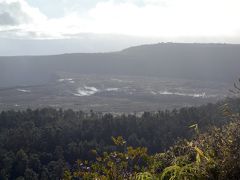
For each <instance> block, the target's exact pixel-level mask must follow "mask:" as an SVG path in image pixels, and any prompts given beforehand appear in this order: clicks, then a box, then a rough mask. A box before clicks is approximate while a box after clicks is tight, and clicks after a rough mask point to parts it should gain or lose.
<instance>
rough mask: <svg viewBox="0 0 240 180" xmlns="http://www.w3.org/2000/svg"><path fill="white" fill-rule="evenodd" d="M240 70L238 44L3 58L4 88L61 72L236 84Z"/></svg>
mask: <svg viewBox="0 0 240 180" xmlns="http://www.w3.org/2000/svg"><path fill="white" fill-rule="evenodd" d="M239 68H240V45H238V44H198V43H158V44H148V45H141V46H135V47H130V48H126V49H124V50H122V51H119V52H111V53H74V54H61V55H51V56H14V57H0V87H6V86H7V87H9V86H16V85H23V84H24V85H32V84H33V85H37V84H41V83H47V82H49V81H52V80H54V79H55V78H57V77H56V75H57V72H71V73H80V74H104V75H130V76H131V75H134V76H155V77H167V78H186V79H193V80H194V79H196V80H212V81H231V82H232V81H234V80H235V79H237V78H238V77H240V70H239Z"/></svg>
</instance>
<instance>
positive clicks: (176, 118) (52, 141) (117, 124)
mask: <svg viewBox="0 0 240 180" xmlns="http://www.w3.org/2000/svg"><path fill="white" fill-rule="evenodd" d="M226 101H227V102H222V103H218V104H208V105H205V106H201V107H191V108H181V109H179V110H172V111H168V110H166V111H159V112H155V113H148V112H145V113H144V114H143V115H142V116H141V117H138V116H136V115H119V116H113V115H112V114H100V113H94V112H92V111H91V112H90V113H84V112H81V111H78V112H75V111H72V110H66V111H63V110H61V109H60V110H55V109H49V108H45V109H37V110H30V109H28V110H25V111H18V112H15V111H3V112H1V113H0V169H1V172H0V174H1V177H0V179H17V178H18V179H23V178H25V179H59V178H62V177H63V176H64V172H65V178H67V176H68V177H69V176H71V172H70V171H72V170H74V169H75V170H77V165H76V161H77V160H78V159H82V160H87V161H88V162H91V161H92V162H94V160H95V158H96V152H97V153H98V154H99V155H102V154H105V153H104V152H114V151H115V150H118V147H116V146H115V145H114V144H113V143H112V138H111V137H117V136H122V137H123V138H124V139H125V140H126V141H127V143H128V145H129V146H132V147H134V148H137V147H146V148H148V153H149V154H154V153H157V152H164V151H165V150H167V149H168V148H169V147H171V146H173V145H174V143H176V142H177V141H178V140H180V139H185V138H186V139H191V138H192V137H193V136H194V135H195V134H196V129H198V130H199V131H200V132H205V131H206V130H208V129H209V128H210V127H211V126H213V125H215V126H219V127H220V126H222V125H224V124H226V123H228V122H229V119H228V118H226V117H225V116H223V115H222V110H223V108H224V104H225V103H228V104H229V107H230V108H231V109H232V111H233V112H240V109H239V108H240V106H239V104H240V100H239V99H228V100H226ZM192 125H193V127H195V130H194V129H193V128H189V127H190V126H192ZM115 140H116V141H118V139H115ZM116 143H118V142H116ZM120 144H121V142H120ZM203 145H205V144H203ZM181 148H184V147H180V149H181ZM120 149H121V148H120ZM133 152H135V151H133ZM137 152H138V153H142V150H141V148H140V149H139V148H138V150H137ZM144 152H145V150H144ZM147 157H148V155H147ZM160 157H161V155H160ZM172 157H173V156H172V155H171V157H170V159H171V158H172ZM164 158H165V156H164ZM188 160H189V159H188ZM164 161H165V160H164ZM170 161H171V160H168V163H167V164H169V163H170ZM189 161H190V162H191V161H192V160H189ZM171 162H172V161H171ZM159 163H160V161H159ZM80 164H81V163H80ZM133 164H134V163H133ZM138 164H141V163H140V161H139V162H138ZM169 165H170V164H169ZM144 167H145V166H144ZM86 168H88V167H87V166H86ZM146 168H147V167H146ZM68 169H69V170H70V171H68ZM85 170H86V169H85ZM141 171H142V169H141V170H140V169H139V170H138V171H136V172H141ZM87 172H88V171H87ZM102 175H103V174H102Z"/></svg>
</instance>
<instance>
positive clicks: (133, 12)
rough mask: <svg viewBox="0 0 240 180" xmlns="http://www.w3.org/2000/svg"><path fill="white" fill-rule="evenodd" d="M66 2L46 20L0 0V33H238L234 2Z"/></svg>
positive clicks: (18, 3)
mask: <svg viewBox="0 0 240 180" xmlns="http://www.w3.org/2000/svg"><path fill="white" fill-rule="evenodd" d="M64 2H65V4H66V2H67V1H65V0H64ZM71 2H75V4H73V5H72V6H71V7H70V8H67V7H66V8H65V14H64V15H63V16H62V17H58V18H50V17H47V16H46V15H44V14H43V13H42V12H41V11H40V10H39V9H38V8H34V7H31V6H30V5H29V4H28V3H27V2H26V1H24V0H0V36H1V37H8V36H15V37H22V38H40V39H41V38H42V39H49V38H50V39H51V38H52V39H53V38H56V39H58V38H70V37H73V36H74V37H76V36H80V35H81V34H82V33H97V34H124V35H131V36H145V37H162V38H163V39H174V38H176V39H179V38H180V37H182V38H186V37H187V38H188V39H194V37H196V39H199V38H201V37H204V38H212V39H216V37H224V38H226V37H229V38H232V37H239V32H240V25H239V23H238V19H239V18H240V12H239V10H238V7H239V6H240V2H239V0H181V1H179V0H101V1H98V3H95V5H93V4H91V8H90V9H85V11H84V13H82V12H83V11H82V9H81V8H80V9H81V11H80V10H79V9H78V7H80V5H81V1H79V0H75V1H71ZM84 2H85V1H84ZM85 3H86V2H85ZM46 5H47V4H46ZM72 7H76V8H72ZM52 8H54V7H52Z"/></svg>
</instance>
